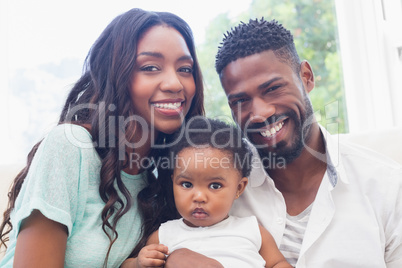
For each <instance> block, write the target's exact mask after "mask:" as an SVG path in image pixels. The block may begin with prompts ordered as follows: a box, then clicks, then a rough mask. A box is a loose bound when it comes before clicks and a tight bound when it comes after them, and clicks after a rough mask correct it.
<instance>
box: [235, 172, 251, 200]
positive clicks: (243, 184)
mask: <svg viewBox="0 0 402 268" xmlns="http://www.w3.org/2000/svg"><path fill="white" fill-rule="evenodd" d="M247 183H248V178H247V177H243V178H242V179H241V180H240V181H239V184H238V185H237V194H236V198H239V196H240V195H241V194H242V193H243V192H244V190H245V189H246V186H247Z"/></svg>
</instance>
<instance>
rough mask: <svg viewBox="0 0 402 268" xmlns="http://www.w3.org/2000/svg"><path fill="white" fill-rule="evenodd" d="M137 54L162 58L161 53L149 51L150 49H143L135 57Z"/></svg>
mask: <svg viewBox="0 0 402 268" xmlns="http://www.w3.org/2000/svg"><path fill="white" fill-rule="evenodd" d="M139 56H151V57H155V58H161V59H163V58H164V57H163V55H162V53H159V52H151V51H144V52H141V53H139V54H138V55H137V57H139Z"/></svg>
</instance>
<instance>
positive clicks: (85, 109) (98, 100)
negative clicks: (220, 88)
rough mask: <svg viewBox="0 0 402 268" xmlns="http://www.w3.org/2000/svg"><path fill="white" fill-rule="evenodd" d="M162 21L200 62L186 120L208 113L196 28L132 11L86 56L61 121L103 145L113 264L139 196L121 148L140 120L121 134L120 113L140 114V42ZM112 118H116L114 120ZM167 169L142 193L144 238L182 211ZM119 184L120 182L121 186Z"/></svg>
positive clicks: (12, 195) (1, 232) (3, 236)
mask: <svg viewBox="0 0 402 268" xmlns="http://www.w3.org/2000/svg"><path fill="white" fill-rule="evenodd" d="M156 25H168V26H169V27H173V28H175V29H176V30H177V31H178V32H180V33H181V35H182V36H183V38H184V39H185V41H186V43H187V46H188V49H189V51H190V53H191V56H192V57H193V60H194V66H193V70H194V72H193V76H194V80H195V85H196V92H195V96H194V98H193V101H192V105H191V108H190V110H189V112H188V114H187V115H186V119H188V118H190V117H193V116H195V115H202V114H204V108H203V80H202V75H201V71H200V67H199V65H198V60H197V57H196V54H195V46H194V39H193V35H192V32H191V29H190V27H189V26H188V25H187V23H186V22H185V21H183V20H182V19H181V18H179V17H177V16H176V15H174V14H171V13H167V12H148V11H144V10H141V9H131V10H129V11H127V12H126V13H123V14H122V15H120V16H118V17H116V18H115V19H114V20H113V21H112V22H111V23H110V24H109V25H108V26H107V27H106V29H105V30H104V31H103V32H102V34H101V35H100V37H99V38H98V39H97V40H96V42H95V43H94V45H93V46H92V48H91V49H90V51H89V53H88V56H87V58H86V60H85V64H84V71H83V75H82V76H81V78H80V79H79V80H78V81H77V83H76V84H75V85H74V87H73V88H72V89H71V91H70V93H69V95H68V97H67V100H66V102H65V104H64V107H63V110H62V112H61V115H60V118H59V122H58V124H63V123H72V124H78V125H82V126H84V127H87V128H88V129H89V132H90V134H91V135H92V139H93V141H94V142H95V143H94V144H98V146H97V147H96V150H97V153H98V154H99V156H100V158H101V163H102V165H101V171H100V185H99V195H100V196H101V198H102V200H103V201H104V202H105V206H104V208H103V210H102V213H101V218H102V229H103V230H104V232H105V233H106V235H107V236H108V237H109V240H110V245H109V250H108V253H107V255H106V257H105V262H104V266H106V264H107V260H108V256H109V253H110V250H111V247H112V245H113V243H114V242H115V241H116V239H117V237H118V233H117V231H116V224H117V222H118V221H119V219H120V218H121V217H122V216H123V215H124V214H125V213H127V211H128V210H129V209H130V204H131V203H132V202H131V200H132V198H133V197H132V196H131V195H130V192H129V191H128V190H127V188H126V187H125V185H124V183H123V182H122V179H121V170H123V169H124V168H125V167H127V161H124V159H123V160H122V159H121V157H120V158H119V148H121V146H123V147H122V148H125V145H124V144H125V143H124V142H125V141H126V140H132V137H133V136H134V135H135V134H136V131H135V129H136V126H135V123H134V122H129V123H128V124H127V125H126V126H125V131H124V135H123V136H122V135H119V133H121V132H122V131H121V130H119V129H118V128H119V124H118V122H117V120H118V118H119V116H123V117H124V119H126V118H129V117H130V116H132V115H134V114H133V106H132V102H131V97H130V94H129V88H130V79H131V75H132V72H133V68H134V65H135V60H136V52H137V44H138V40H139V39H140V38H141V36H142V34H143V33H144V32H145V31H147V30H148V29H150V28H151V27H153V26H156ZM161 45H162V44H161ZM112 120H114V122H111V121H112ZM166 139H169V135H166V134H161V135H158V139H157V141H156V143H157V144H162V143H164V142H165V140H166ZM40 143H41V142H39V143H37V144H36V145H35V146H34V147H33V148H32V150H31V152H30V153H29V154H28V157H27V165H26V167H25V168H24V169H23V170H22V171H21V172H20V173H19V174H18V175H17V177H16V178H15V179H14V182H13V184H12V186H11V190H10V192H9V193H8V198H9V203H8V207H7V209H6V211H5V212H4V218H3V222H2V223H1V225H0V240H1V244H2V245H4V246H6V244H5V243H6V242H7V241H8V234H9V233H10V231H11V230H12V228H13V226H12V224H11V221H10V213H11V211H12V210H13V209H14V206H15V201H16V198H17V196H18V194H19V192H20V190H21V186H22V184H23V182H24V180H25V177H26V176H27V173H28V171H29V168H30V166H31V162H32V159H33V157H34V156H35V153H36V151H37V149H38V147H39V145H40ZM100 145H102V146H100ZM162 153H163V150H162V151H156V150H152V152H151V154H152V155H154V156H155V157H160V156H161V155H162ZM166 172H168V171H165V170H160V171H159V176H158V177H159V179H156V178H155V177H154V176H152V175H151V174H152V172H149V174H150V176H148V187H147V188H145V189H143V190H142V191H141V192H140V193H139V196H138V207H139V210H140V213H141V214H142V216H143V219H144V222H143V229H142V237H147V236H149V234H150V233H152V230H153V229H155V227H154V226H155V225H158V224H160V222H161V221H164V220H165V219H167V218H172V217H175V213H176V212H175V209H174V205H173V204H172V200H171V199H170V197H169V191H168V190H164V189H169V188H165V187H166V185H165V184H166V183H169V181H170V175H168V177H164V175H165V174H166ZM114 185H117V187H118V190H117V189H116V188H115V187H114ZM118 191H120V192H121V193H122V195H123V198H124V200H123V199H122V198H121V197H120V196H119V194H118ZM134 198H135V197H134ZM162 206H163V207H166V206H168V207H169V208H170V209H169V210H166V211H165V212H164V213H160V211H161V208H162ZM112 216H113V217H112ZM7 227H8V228H7ZM156 228H157V227H156ZM110 231H111V232H112V235H111V234H110ZM133 239H134V238H133Z"/></svg>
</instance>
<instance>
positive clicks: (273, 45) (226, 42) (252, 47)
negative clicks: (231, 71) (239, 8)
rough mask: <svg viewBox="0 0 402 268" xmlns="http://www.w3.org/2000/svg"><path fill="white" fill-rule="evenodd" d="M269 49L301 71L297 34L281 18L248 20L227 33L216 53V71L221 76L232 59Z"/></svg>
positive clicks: (294, 68) (294, 69) (296, 70)
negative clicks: (280, 22)
mask: <svg viewBox="0 0 402 268" xmlns="http://www.w3.org/2000/svg"><path fill="white" fill-rule="evenodd" d="M266 50H272V51H273V52H274V54H275V56H276V57H277V58H278V59H279V60H280V61H282V62H284V63H287V64H289V65H290V66H291V67H292V69H293V71H294V72H295V73H298V72H299V71H300V58H299V55H298V54H297V51H296V48H295V45H294V42H293V35H292V34H291V33H290V31H289V30H287V29H285V28H284V27H283V26H282V24H279V23H278V22H277V21H275V20H272V21H266V20H265V19H264V18H262V19H261V20H258V19H255V20H250V21H249V22H248V23H244V22H241V23H240V24H239V25H238V26H236V27H235V28H234V29H233V28H232V29H231V31H228V32H227V33H226V34H225V35H224V38H223V40H222V42H221V44H220V46H219V48H218V53H217V55H216V60H215V68H216V71H217V73H218V74H219V75H220V74H221V72H222V70H223V69H224V68H225V67H226V66H227V65H228V64H229V63H231V62H232V61H235V60H237V59H239V58H244V57H247V56H250V55H253V54H256V53H261V52H263V51H266Z"/></svg>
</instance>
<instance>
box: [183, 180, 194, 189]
mask: <svg viewBox="0 0 402 268" xmlns="http://www.w3.org/2000/svg"><path fill="white" fill-rule="evenodd" d="M181 186H182V187H183V188H191V186H193V185H192V184H191V182H187V181H185V182H182V183H181Z"/></svg>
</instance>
